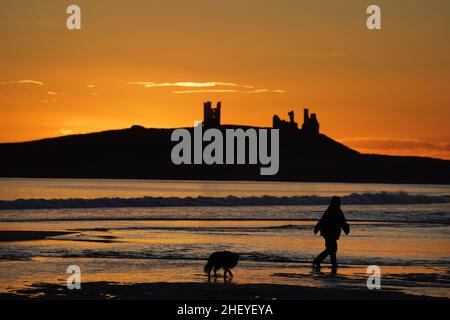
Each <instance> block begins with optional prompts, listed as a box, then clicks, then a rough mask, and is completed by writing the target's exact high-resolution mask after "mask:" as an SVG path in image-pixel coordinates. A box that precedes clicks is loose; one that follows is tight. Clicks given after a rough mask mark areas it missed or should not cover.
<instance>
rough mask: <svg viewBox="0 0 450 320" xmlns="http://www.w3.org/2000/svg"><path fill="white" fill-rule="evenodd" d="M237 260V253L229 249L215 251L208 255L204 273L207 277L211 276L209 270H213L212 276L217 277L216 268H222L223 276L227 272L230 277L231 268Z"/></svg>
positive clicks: (231, 275)
mask: <svg viewBox="0 0 450 320" xmlns="http://www.w3.org/2000/svg"><path fill="white" fill-rule="evenodd" d="M238 260H239V255H238V254H237V253H233V252H230V251H217V252H214V253H213V254H211V255H210V256H209V259H208V263H206V265H205V268H204V270H205V273H207V274H208V278H209V277H210V276H211V270H213V271H214V276H215V277H217V270H219V269H220V268H223V270H224V273H223V277H224V278H226V277H227V272H228V273H229V274H230V277H233V273H231V270H230V269H231V268H234V267H235V266H236V265H237V263H238Z"/></svg>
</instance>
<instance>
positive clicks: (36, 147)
mask: <svg viewBox="0 0 450 320" xmlns="http://www.w3.org/2000/svg"><path fill="white" fill-rule="evenodd" d="M231 127H232V128H236V127H235V126H222V129H225V128H231ZM241 128H243V129H245V128H248V127H241ZM190 130H192V128H190ZM172 131H173V129H146V128H143V127H140V126H133V127H132V128H130V129H123V130H112V131H105V132H98V133H90V134H84V135H72V136H65V137H58V138H51V139H44V140H38V141H31V142H23V143H3V144H0V154H1V159H2V160H1V167H0V176H1V177H49V178H139V179H141V178H142V179H144V178H145V179H193V180H195V179H208V180H278V181H345V182H392V183H393V182H396V183H443V184H448V183H450V161H446V160H439V159H431V158H421V157H394V156H382V155H366V154H360V153H358V152H356V151H354V150H352V149H350V148H348V147H346V146H344V145H342V144H340V143H338V142H336V141H334V140H332V139H330V138H329V137H327V136H325V135H323V134H318V135H308V134H305V133H303V132H302V131H301V130H281V131H280V169H279V172H278V174H277V175H275V176H261V175H260V174H259V169H260V165H252V166H249V165H233V166H229V165H228V166H224V165H213V166H207V165H181V166H175V165H173V164H172V162H171V158H170V153H171V149H172V147H173V146H174V145H175V143H174V142H171V141H170V136H171V133H172Z"/></svg>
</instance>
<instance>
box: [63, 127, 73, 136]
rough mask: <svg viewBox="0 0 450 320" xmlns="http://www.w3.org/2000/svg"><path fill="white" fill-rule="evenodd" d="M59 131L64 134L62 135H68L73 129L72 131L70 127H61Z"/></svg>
mask: <svg viewBox="0 0 450 320" xmlns="http://www.w3.org/2000/svg"><path fill="white" fill-rule="evenodd" d="M59 133H60V134H62V135H64V136H67V135H70V134H74V133H75V131H73V130H72V129H66V128H61V129H59Z"/></svg>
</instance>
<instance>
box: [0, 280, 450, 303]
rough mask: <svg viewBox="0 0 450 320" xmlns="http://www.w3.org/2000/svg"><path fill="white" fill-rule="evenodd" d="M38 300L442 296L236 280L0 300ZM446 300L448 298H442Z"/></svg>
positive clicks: (51, 290) (50, 288)
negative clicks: (233, 281)
mask: <svg viewBox="0 0 450 320" xmlns="http://www.w3.org/2000/svg"><path fill="white" fill-rule="evenodd" d="M30 298H32V299H37V300H59V299H62V300H67V299H74V300H109V299H123V300H418V299H432V300H435V299H439V298H431V297H426V296H416V295H408V294H404V293H401V292H398V291H394V290H392V291H391V290H362V289H359V290H358V289H356V290H355V289H338V288H336V289H335V288H311V287H302V286H291V285H275V284H233V283H213V282H212V283H167V282H158V283H133V284H119V283H114V282H88V283H83V284H82V287H81V289H80V290H68V289H67V287H66V286H65V285H59V284H45V283H44V284H34V285H32V286H30V287H29V288H25V289H21V290H18V291H16V292H14V293H2V294H0V299H4V300H7V299H12V300H20V299H30ZM442 299H443V300H446V299H445V298H442Z"/></svg>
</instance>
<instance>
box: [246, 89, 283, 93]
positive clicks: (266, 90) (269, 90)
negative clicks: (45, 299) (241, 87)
mask: <svg viewBox="0 0 450 320" xmlns="http://www.w3.org/2000/svg"><path fill="white" fill-rule="evenodd" d="M286 92H287V91H286V90H279V89H276V90H271V89H256V90H251V91H247V92H246V93H286Z"/></svg>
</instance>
